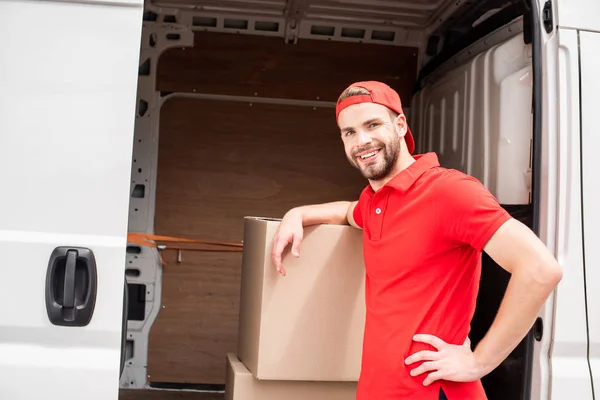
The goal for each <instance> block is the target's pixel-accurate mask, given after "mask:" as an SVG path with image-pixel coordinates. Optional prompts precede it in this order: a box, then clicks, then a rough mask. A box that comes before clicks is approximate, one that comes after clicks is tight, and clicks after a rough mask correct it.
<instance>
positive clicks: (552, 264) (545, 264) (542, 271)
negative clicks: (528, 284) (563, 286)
mask: <svg viewBox="0 0 600 400" xmlns="http://www.w3.org/2000/svg"><path fill="white" fill-rule="evenodd" d="M529 275H530V278H531V279H532V280H533V281H534V282H535V283H536V284H538V285H539V286H542V287H544V288H545V289H547V290H548V291H552V290H554V288H555V287H556V286H558V284H559V283H560V281H561V280H562V277H563V271H562V268H561V266H560V264H558V262H557V261H556V260H555V259H554V258H552V257H550V258H549V259H546V260H540V262H539V263H538V267H537V268H533V269H532V270H530V274H529Z"/></svg>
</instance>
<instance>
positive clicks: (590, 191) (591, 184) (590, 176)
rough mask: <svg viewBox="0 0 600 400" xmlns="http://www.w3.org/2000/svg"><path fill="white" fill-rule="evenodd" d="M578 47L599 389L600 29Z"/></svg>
mask: <svg viewBox="0 0 600 400" xmlns="http://www.w3.org/2000/svg"><path fill="white" fill-rule="evenodd" d="M599 10H600V8H599ZM579 44H580V51H581V158H582V163H581V175H582V176H581V178H582V189H583V190H582V192H581V195H582V196H583V240H584V242H583V245H584V268H585V277H586V293H587V312H588V324H589V327H588V329H589V342H590V343H589V357H590V368H591V372H592V378H593V383H594V388H595V389H596V390H598V389H600V253H599V252H598V248H597V247H596V246H598V245H599V244H600V225H599V224H600V178H598V172H599V171H600V157H599V156H598V149H600V135H599V134H598V125H599V124H600V117H599V116H598V105H599V102H598V94H599V93H600V76H599V75H598V71H600V33H597V32H579Z"/></svg>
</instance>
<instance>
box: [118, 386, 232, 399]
mask: <svg viewBox="0 0 600 400" xmlns="http://www.w3.org/2000/svg"><path fill="white" fill-rule="evenodd" d="M223 399H224V395H223V394H222V393H206V392H187V391H186V392H183V391H177V390H142V389H122V390H120V391H119V400H223Z"/></svg>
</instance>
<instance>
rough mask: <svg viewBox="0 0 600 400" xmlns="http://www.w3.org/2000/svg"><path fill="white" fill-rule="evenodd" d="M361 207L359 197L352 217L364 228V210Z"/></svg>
mask: <svg viewBox="0 0 600 400" xmlns="http://www.w3.org/2000/svg"><path fill="white" fill-rule="evenodd" d="M360 208H361V201H360V199H359V200H358V203H356V206H355V207H354V211H353V212H352V218H354V222H355V223H356V225H358V226H359V227H360V228H363V220H362V210H361V209H360Z"/></svg>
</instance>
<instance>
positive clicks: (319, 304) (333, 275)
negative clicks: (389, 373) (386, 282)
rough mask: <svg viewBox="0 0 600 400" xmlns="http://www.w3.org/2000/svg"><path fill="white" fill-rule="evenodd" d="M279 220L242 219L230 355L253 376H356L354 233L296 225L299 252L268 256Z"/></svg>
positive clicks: (359, 290) (360, 271) (358, 306)
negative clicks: (234, 343) (300, 235)
mask: <svg viewBox="0 0 600 400" xmlns="http://www.w3.org/2000/svg"><path fill="white" fill-rule="evenodd" d="M279 223H280V221H279V220H275V219H267V218H257V217H247V218H245V220H244V252H243V263H242V264H243V265H242V285H241V298H240V319H239V334H238V348H237V356H238V357H239V358H240V360H241V361H242V362H243V363H244V365H245V366H246V367H247V368H248V370H250V371H251V372H252V374H253V375H254V376H255V377H256V378H259V379H267V380H301V381H358V378H359V374H360V366H361V356H362V340H363V331H364V322H365V300H364V289H365V287H364V283H365V282H364V275H365V270H364V260H363V250H362V232H361V231H360V230H358V229H356V228H353V227H350V226H339V225H318V226H311V227H306V228H305V229H304V239H303V241H302V244H301V247H300V257H299V258H296V257H294V256H293V255H291V254H290V248H289V247H288V249H287V250H286V252H285V253H284V257H283V263H284V268H285V270H286V276H282V275H280V274H279V273H278V272H277V270H276V268H275V265H274V264H273V263H272V261H271V245H272V240H273V237H274V235H275V232H276V231H277V228H278V227H279Z"/></svg>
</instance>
